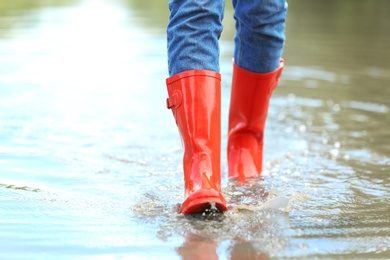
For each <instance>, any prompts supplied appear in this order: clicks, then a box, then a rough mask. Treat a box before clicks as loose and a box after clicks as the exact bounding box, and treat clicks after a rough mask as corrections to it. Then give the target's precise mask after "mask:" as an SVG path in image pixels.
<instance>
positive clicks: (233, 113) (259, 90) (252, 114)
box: [227, 59, 284, 182]
mask: <svg viewBox="0 0 390 260" xmlns="http://www.w3.org/2000/svg"><path fill="white" fill-rule="evenodd" d="M283 67H284V62H283V60H282V59H281V61H280V64H279V67H278V68H277V69H276V70H275V71H273V72H269V73H265V74H260V73H253V72H250V71H247V70H245V69H242V68H240V67H238V66H237V64H234V68H233V81H232V90H231V100H230V110H229V132H228V147H227V153H228V176H229V177H234V178H238V179H239V180H240V181H242V182H245V180H246V179H247V178H250V177H255V176H259V175H260V174H261V171H262V163H263V137H264V127H265V121H266V118H267V113H268V104H269V99H270V97H271V94H272V91H273V90H274V89H275V88H276V85H277V84H278V81H279V77H280V75H281V74H282V70H283Z"/></svg>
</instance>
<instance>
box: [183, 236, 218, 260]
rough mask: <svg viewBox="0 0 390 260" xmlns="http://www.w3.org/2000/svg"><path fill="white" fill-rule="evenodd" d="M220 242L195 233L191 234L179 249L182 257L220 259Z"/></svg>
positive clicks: (186, 258)
mask: <svg viewBox="0 0 390 260" xmlns="http://www.w3.org/2000/svg"><path fill="white" fill-rule="evenodd" d="M217 247H218V243H217V242H215V241H212V240H209V239H207V238H204V237H200V236H197V235H195V234H189V235H188V236H187V237H186V240H185V242H184V244H183V245H182V246H181V247H179V248H178V249H177V253H178V254H179V255H180V256H181V257H182V259H185V260H189V259H207V260H213V259H219V258H218V254H217Z"/></svg>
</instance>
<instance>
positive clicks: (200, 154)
mask: <svg viewBox="0 0 390 260" xmlns="http://www.w3.org/2000/svg"><path fill="white" fill-rule="evenodd" d="M166 83H167V88H168V96H169V98H168V99H167V107H168V108H170V109H172V113H173V116H174V117H175V119H176V124H177V127H178V128H179V132H180V136H181V139H182V143H183V148H184V157H183V168H184V184H185V200H184V202H183V204H182V205H181V207H180V213H183V214H191V213H201V212H204V211H205V210H206V209H207V208H209V207H210V203H212V204H214V203H215V206H216V207H217V208H218V210H220V211H225V210H227V208H226V202H225V199H224V198H223V196H222V194H221V173H220V172H221V170H220V167H221V166H220V160H221V159H220V156H221V76H220V74H219V73H217V72H213V71H207V70H190V71H185V72H182V73H179V74H176V75H174V76H172V77H170V78H168V79H167V80H166Z"/></svg>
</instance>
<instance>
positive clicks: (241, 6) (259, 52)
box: [233, 0, 287, 73]
mask: <svg viewBox="0 0 390 260" xmlns="http://www.w3.org/2000/svg"><path fill="white" fill-rule="evenodd" d="M233 7H234V19H235V20H236V24H235V26H236V35H235V38H234V43H235V49H234V61H235V63H236V64H237V65H238V66H239V67H241V68H243V69H245V70H249V71H251V72H256V73H267V72H271V71H274V70H275V69H276V68H277V67H278V66H279V60H280V58H281V56H282V51H283V46H284V41H285V35H284V27H285V20H286V12H287V3H286V1H285V0H256V1H252V0H233Z"/></svg>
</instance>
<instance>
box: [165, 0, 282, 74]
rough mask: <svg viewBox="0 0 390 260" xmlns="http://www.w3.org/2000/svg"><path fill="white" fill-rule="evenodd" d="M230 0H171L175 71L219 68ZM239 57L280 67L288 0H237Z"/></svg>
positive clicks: (258, 65) (253, 65) (257, 67)
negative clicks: (222, 34)
mask: <svg viewBox="0 0 390 260" xmlns="http://www.w3.org/2000/svg"><path fill="white" fill-rule="evenodd" d="M224 5H225V3H224V0H171V1H170V2H169V9H170V12H171V13H170V17H169V23H168V28H167V38H168V69H169V75H170V76H173V75H175V74H177V73H180V72H183V71H187V70H212V71H216V72H219V45H218V40H219V37H220V36H221V33H222V29H223V27H222V19H223V14H224ZM233 7H234V19H235V20H236V25H235V27H236V35H235V37H234V43H235V47H234V61H235V63H236V64H237V65H238V66H240V67H241V68H243V69H246V70H249V71H252V72H256V73H267V72H271V71H274V70H275V69H276V68H277V67H278V65H279V60H280V58H281V56H282V51H283V46H284V40H285V36H284V27H285V19H286V12H287V3H286V0H233Z"/></svg>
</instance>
